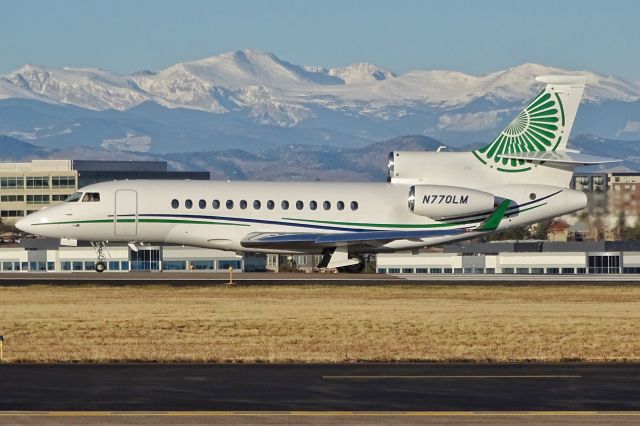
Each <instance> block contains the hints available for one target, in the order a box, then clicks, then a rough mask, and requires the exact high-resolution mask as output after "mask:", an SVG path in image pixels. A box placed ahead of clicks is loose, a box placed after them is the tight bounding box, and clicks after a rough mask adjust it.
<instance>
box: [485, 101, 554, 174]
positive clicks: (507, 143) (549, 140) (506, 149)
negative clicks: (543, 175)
mask: <svg viewBox="0 0 640 426" xmlns="http://www.w3.org/2000/svg"><path fill="white" fill-rule="evenodd" d="M554 95H555V96H554ZM561 125H564V112H563V108H562V102H561V101H560V97H559V96H557V95H556V94H554V93H551V92H549V91H546V90H545V91H543V92H542V93H540V94H539V95H538V96H536V98H535V99H534V100H533V101H532V102H531V103H530V104H529V105H528V106H527V107H526V108H525V109H524V110H523V111H522V112H521V113H520V114H518V116H517V117H516V118H514V119H513V121H512V122H511V124H509V125H508V126H507V128H506V129H504V130H503V131H502V133H500V135H498V137H497V138H495V139H494V140H493V142H491V143H490V144H489V145H487V146H485V147H484V148H482V149H480V150H478V151H474V154H475V155H476V157H477V158H478V159H479V160H480V161H482V162H485V163H486V164H489V165H493V164H496V165H497V166H499V167H498V170H500V171H505V172H523V171H526V170H529V169H530V168H531V167H530V166H529V164H528V163H527V162H526V161H524V160H514V159H507V158H503V157H502V155H503V154H512V153H518V152H533V151H553V150H555V149H556V147H557V146H558V144H559V143H560V139H561V136H560V126H561Z"/></svg>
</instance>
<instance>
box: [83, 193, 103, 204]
mask: <svg viewBox="0 0 640 426" xmlns="http://www.w3.org/2000/svg"><path fill="white" fill-rule="evenodd" d="M99 201H100V193H98V192H87V193H86V194H84V197H82V202H83V203H97V202H99Z"/></svg>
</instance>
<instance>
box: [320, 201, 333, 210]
mask: <svg viewBox="0 0 640 426" xmlns="http://www.w3.org/2000/svg"><path fill="white" fill-rule="evenodd" d="M322 208H323V209H325V210H330V209H331V202H330V201H325V202H324V203H322Z"/></svg>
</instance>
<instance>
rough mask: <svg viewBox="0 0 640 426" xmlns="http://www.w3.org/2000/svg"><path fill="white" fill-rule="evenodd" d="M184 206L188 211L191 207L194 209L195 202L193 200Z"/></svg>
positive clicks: (186, 202)
mask: <svg viewBox="0 0 640 426" xmlns="http://www.w3.org/2000/svg"><path fill="white" fill-rule="evenodd" d="M184 206H185V207H186V208H188V209H190V208H191V207H193V201H191V200H187V201H185V202H184Z"/></svg>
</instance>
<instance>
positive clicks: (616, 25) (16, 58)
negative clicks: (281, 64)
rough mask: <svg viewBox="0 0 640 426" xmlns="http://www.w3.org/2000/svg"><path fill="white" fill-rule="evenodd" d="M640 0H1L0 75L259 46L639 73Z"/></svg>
mask: <svg viewBox="0 0 640 426" xmlns="http://www.w3.org/2000/svg"><path fill="white" fill-rule="evenodd" d="M638 17H640V2H638V1H622V0H620V1H614V0H610V1H591V0H585V1H573V0H572V1H566V0H563V1H560V0H556V1H545V0H537V1H531V2H522V1H516V0H511V1H490V0H482V1H458V0H447V1H442V0H439V1H426V0H423V1H409V0H407V1H402V0H394V1H388V0H387V1H377V0H369V1H349V0H338V1H334V0H315V1H306V0H298V1H285V0H268V1H267V0H262V1H260V0H254V1H247V0H232V1H222V0H221V1H213V0H209V1H205V0H181V1H165V0H154V1H151V0H108V1H107V0H103V1H94V0H58V1H51V0H43V1H30V0H20V1H14V0H0V55H1V56H0V74H5V73H8V72H10V71H12V70H14V69H16V68H18V67H20V66H21V65H23V64H25V63H32V64H39V65H45V66H52V67H62V66H76V67H99V68H104V69H108V70H112V71H116V72H121V73H130V72H133V71H137V70H141V69H161V68H164V67H167V66H169V65H172V64H174V63H176V62H181V61H185V60H191V59H199V58H203V57H207V56H212V55H216V54H219V53H222V52H226V51H232V50H238V49H244V48H255V49H258V50H263V51H269V52H273V53H275V54H276V55H277V56H279V57H280V58H281V59H284V60H287V61H289V62H293V63H296V64H304V65H323V66H327V67H333V66H343V65H348V64H350V63H354V62H360V61H366V62H371V63H374V64H376V65H379V66H382V67H386V68H389V69H391V70H393V71H396V72H398V73H402V72H406V71H408V70H410V69H452V70H457V71H463V72H468V73H476V74H481V73H487V72H491V71H496V70H500V69H503V68H506V67H510V66H514V65H518V64H521V63H524V62H536V63H542V64H546V65H552V66H558V67H562V68H568V69H580V70H589V71H596V72H602V73H605V74H615V75H618V76H621V77H624V78H627V79H630V80H636V81H637V80H640V25H639V24H638Z"/></svg>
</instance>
